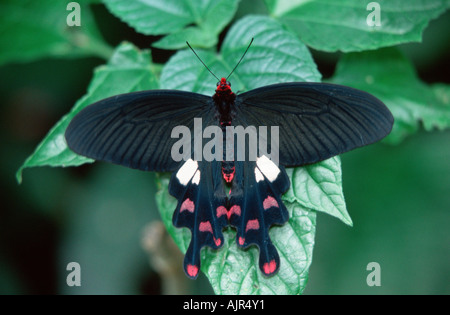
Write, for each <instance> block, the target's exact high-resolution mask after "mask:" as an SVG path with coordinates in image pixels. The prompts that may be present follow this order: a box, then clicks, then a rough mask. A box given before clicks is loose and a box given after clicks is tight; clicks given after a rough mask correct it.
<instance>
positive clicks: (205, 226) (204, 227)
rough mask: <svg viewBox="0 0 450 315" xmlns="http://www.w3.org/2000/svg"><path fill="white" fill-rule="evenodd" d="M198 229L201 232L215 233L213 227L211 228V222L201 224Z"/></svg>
mask: <svg viewBox="0 0 450 315" xmlns="http://www.w3.org/2000/svg"><path fill="white" fill-rule="evenodd" d="M198 229H199V231H200V232H209V233H212V232H213V230H212V227H211V222H209V221H205V222H200V225H199V227H198Z"/></svg>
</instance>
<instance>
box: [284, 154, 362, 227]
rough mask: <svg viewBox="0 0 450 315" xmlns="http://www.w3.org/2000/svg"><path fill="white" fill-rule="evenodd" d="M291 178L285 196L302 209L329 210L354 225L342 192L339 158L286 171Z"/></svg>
mask: <svg viewBox="0 0 450 315" xmlns="http://www.w3.org/2000/svg"><path fill="white" fill-rule="evenodd" d="M286 171H287V173H288V175H289V177H290V178H291V189H289V191H288V192H287V193H286V194H284V196H283V197H284V199H285V200H287V201H289V202H297V203H298V204H301V205H302V206H304V207H305V208H309V209H311V210H315V211H321V212H325V213H328V214H329V215H332V216H334V217H336V218H338V219H340V220H341V221H342V222H344V223H345V224H348V225H350V226H352V225H353V222H352V219H351V218H350V215H349V214H348V212H347V207H346V205H345V199H344V193H343V191H342V171H341V159H340V158H339V156H335V157H333V158H330V159H328V160H325V161H322V162H319V163H316V164H314V165H307V166H304V167H298V168H289V169H287V170H286Z"/></svg>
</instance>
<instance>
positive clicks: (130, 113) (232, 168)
mask: <svg viewBox="0 0 450 315" xmlns="http://www.w3.org/2000/svg"><path fill="white" fill-rule="evenodd" d="M194 118H201V119H202V124H203V125H202V128H203V129H204V128H206V127H207V126H218V127H220V128H221V130H223V131H224V133H225V129H226V128H227V127H230V126H243V127H244V128H246V127H248V126H278V127H279V143H278V146H279V148H278V149H279V165H277V164H276V163H274V162H273V161H271V160H270V159H269V158H268V156H266V155H260V156H258V157H257V159H256V161H252V160H249V159H246V160H244V161H239V160H238V159H236V158H234V161H228V160H226V159H225V153H226V151H227V148H226V147H225V146H226V144H225V143H224V148H223V152H224V158H223V159H218V160H213V161H205V160H202V161H200V160H195V158H194V153H193V152H191V154H190V155H188V156H187V157H188V158H186V159H185V160H183V161H178V162H177V161H175V160H174V159H172V158H171V150H172V147H173V145H174V144H175V143H176V142H177V141H178V139H176V138H172V137H171V131H172V129H173V128H174V127H176V126H186V127H187V128H189V130H192V131H193V129H194ZM392 125H393V117H392V114H391V113H390V111H389V110H388V109H387V107H386V106H385V105H384V104H383V103H382V102H381V101H380V100H378V99H377V98H375V97H374V96H372V95H370V94H368V93H366V92H363V91H360V90H356V89H353V88H349V87H345V86H340V85H334V84H325V83H302V82H292V83H282V84H274V85H269V86H264V87H261V88H257V89H254V90H251V91H248V92H245V93H242V94H238V95H236V94H235V93H233V92H232V90H231V86H230V83H229V82H228V81H227V79H225V78H222V79H221V80H220V81H219V82H218V83H217V89H216V92H215V94H214V95H213V97H208V96H205V95H201V94H197V93H191V92H184V91H176V90H150V91H142V92H135V93H128V94H122V95H117V96H113V97H110V98H107V99H104V100H101V101H99V102H97V103H95V104H92V105H90V106H88V107H86V108H85V109H83V110H82V111H81V112H80V113H79V114H77V115H76V116H75V117H74V118H73V120H72V121H71V123H70V125H69V126H68V128H67V130H66V134H65V136H66V140H67V144H68V146H69V147H70V149H71V150H73V151H74V152H76V153H78V154H80V155H84V156H87V157H90V158H93V159H96V160H102V161H107V162H112V163H115V164H120V165H124V166H127V167H131V168H134V169H140V170H144V171H156V172H173V174H172V177H171V180H170V184H169V192H170V194H171V195H173V196H174V197H176V198H177V199H178V205H177V207H176V209H175V212H174V215H173V224H174V225H175V226H176V227H187V228H189V229H190V230H191V233H192V239H191V243H190V245H189V248H188V250H187V252H186V255H185V259H184V270H185V272H186V274H187V275H188V276H189V277H190V278H196V277H197V275H198V271H199V269H200V250H201V248H202V247H203V246H205V245H207V246H210V247H212V248H214V249H217V248H220V247H221V246H222V244H223V243H224V239H223V234H222V230H223V229H224V228H225V227H227V226H228V225H231V226H233V227H234V228H235V229H236V231H237V235H236V242H237V245H238V246H239V247H242V248H246V247H248V246H250V245H257V246H258V247H259V253H260V257H259V267H260V269H261V271H262V272H263V274H265V275H272V274H274V273H275V272H276V271H277V270H278V268H279V266H280V259H279V255H278V252H277V250H276V249H275V247H274V245H273V244H272V242H271V240H270V238H269V233H268V232H269V228H270V227H271V226H272V225H274V224H276V225H281V224H284V223H285V222H286V221H287V220H288V212H287V209H286V207H285V206H284V204H283V202H282V200H281V195H282V194H283V193H284V192H286V191H287V190H288V188H289V185H290V182H289V178H288V176H287V174H286V172H285V169H284V167H285V166H286V167H291V166H302V165H306V164H311V163H315V162H319V161H322V160H325V159H328V158H330V157H332V156H335V155H337V154H341V153H343V152H346V151H349V150H352V149H354V148H357V147H361V146H364V145H367V144H370V143H373V142H376V141H378V140H380V139H382V138H383V137H385V136H386V135H387V134H389V132H390V131H391V129H392ZM193 137H194V133H193V132H192V138H193ZM192 140H193V139H192ZM269 149H270V147H269ZM228 150H230V148H228ZM234 157H235V156H234ZM228 190H230V191H229V192H228Z"/></svg>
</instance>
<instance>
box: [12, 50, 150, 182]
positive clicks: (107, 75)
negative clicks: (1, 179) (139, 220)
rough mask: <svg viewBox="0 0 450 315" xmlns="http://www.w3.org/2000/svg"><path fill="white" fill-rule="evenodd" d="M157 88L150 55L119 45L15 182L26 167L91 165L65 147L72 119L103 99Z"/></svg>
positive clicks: (28, 160)
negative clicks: (85, 92) (65, 133)
mask: <svg viewBox="0 0 450 315" xmlns="http://www.w3.org/2000/svg"><path fill="white" fill-rule="evenodd" d="M157 87H158V83H157V79H156V77H155V75H154V74H153V72H152V63H151V56H150V52H149V51H139V50H138V49H137V48H136V47H134V46H133V45H131V44H129V43H123V44H121V45H120V46H119V47H118V48H117V49H116V50H115V52H114V54H113V56H112V57H111V59H110V60H109V62H108V64H107V65H104V66H100V67H98V68H97V69H96V70H95V73H94V77H93V79H92V81H91V83H90V84H89V88H88V92H87V94H86V95H85V96H83V97H82V98H81V99H80V100H79V101H78V102H77V103H76V104H75V106H74V107H73V109H72V110H71V111H70V113H68V114H67V115H65V116H64V117H63V118H62V119H61V120H60V121H59V122H58V123H57V124H56V125H55V126H54V127H53V128H52V129H51V130H50V132H49V133H48V134H47V135H46V136H45V138H44V140H42V142H41V143H40V144H39V145H38V147H37V148H36V150H35V151H34V153H33V154H32V155H31V156H30V157H28V159H27V160H26V161H25V163H24V164H23V165H22V166H21V167H20V168H19V170H18V171H17V173H16V178H17V181H18V182H19V183H20V182H21V181H22V171H23V169H24V168H27V167H36V166H63V167H66V166H78V165H81V164H84V163H92V162H93V160H91V159H88V158H85V157H82V156H79V155H77V154H75V153H73V152H72V151H71V150H70V149H69V148H68V147H67V144H66V141H65V138H64V132H65V130H66V128H67V126H68V125H69V122H70V121H71V120H72V118H73V117H74V116H75V115H76V114H77V113H78V112H79V111H80V110H82V109H83V108H84V107H86V106H87V105H90V104H92V103H94V102H96V101H99V100H101V99H103V98H106V97H109V96H113V95H116V94H121V93H128V92H134V91H140V90H148V89H155V88H157Z"/></svg>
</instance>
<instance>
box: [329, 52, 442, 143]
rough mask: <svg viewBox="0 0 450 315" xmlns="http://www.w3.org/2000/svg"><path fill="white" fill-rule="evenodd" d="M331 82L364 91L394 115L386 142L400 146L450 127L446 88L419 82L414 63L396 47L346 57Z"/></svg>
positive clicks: (341, 61)
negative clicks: (421, 134)
mask: <svg viewBox="0 0 450 315" xmlns="http://www.w3.org/2000/svg"><path fill="white" fill-rule="evenodd" d="M331 82H333V83H337V84H343V85H348V86H351V87H354V88H357V89H361V90H363V91H367V92H369V93H371V94H373V95H375V96H376V97H378V98H379V99H380V100H381V101H383V102H384V103H385V104H386V105H387V106H388V107H389V109H390V110H391V112H392V114H393V115H394V119H395V122H394V127H393V129H392V132H391V134H390V135H389V136H388V137H387V138H386V140H385V141H388V142H390V143H399V142H400V141H402V140H403V139H404V138H405V137H406V136H407V135H409V134H412V133H414V132H416V131H417V130H418V129H419V127H420V124H422V125H423V127H424V128H425V130H427V131H431V130H434V129H435V128H436V129H440V130H442V129H445V128H449V127H450V105H449V86H448V85H444V84H441V85H436V86H429V85H427V84H425V83H424V82H422V81H421V80H420V79H419V78H418V76H417V74H416V72H415V68H414V66H413V64H412V63H411V62H410V61H409V60H408V59H406V57H405V56H403V54H402V53H401V52H400V51H399V50H397V49H395V48H385V49H381V50H377V51H368V52H364V53H352V54H346V55H344V56H343V57H342V59H341V60H340V61H339V62H338V65H337V67H336V73H335V74H334V76H333V78H332V79H331Z"/></svg>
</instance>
